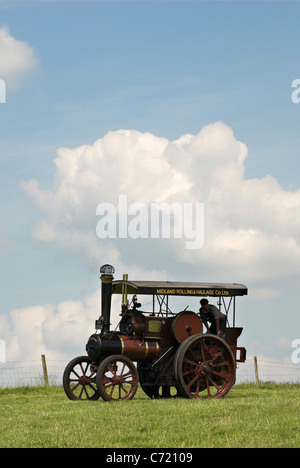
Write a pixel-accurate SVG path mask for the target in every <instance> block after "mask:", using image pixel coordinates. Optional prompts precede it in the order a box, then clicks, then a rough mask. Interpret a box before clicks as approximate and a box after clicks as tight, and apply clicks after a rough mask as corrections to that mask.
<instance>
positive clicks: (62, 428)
mask: <svg viewBox="0 0 300 468" xmlns="http://www.w3.org/2000/svg"><path fill="white" fill-rule="evenodd" d="M0 408H1V409H0V447H1V448H4V447H105V448H121V447H127V448H133V447H136V448H143V447H150V448H194V447H300V386H299V385H276V384H270V385H261V386H260V387H256V386H255V385H251V384H247V385H237V386H235V387H233V388H232V390H231V391H230V393H229V394H228V395H227V397H226V398H224V399H221V400H186V399H179V398H178V399H177V398H176V399H175V398H174V399H170V400H150V399H149V398H147V396H146V395H144V393H143V392H142V391H141V390H138V392H137V394H136V396H135V398H134V399H133V400H131V401H124V402H110V403H107V402H104V401H103V400H98V401H96V402H83V401H82V402H80V401H79V402H77V401H70V400H68V399H67V397H66V396H65V393H64V390H63V388H61V387H49V388H43V387H36V388H34V387H33V388H30V387H24V388H17V389H0Z"/></svg>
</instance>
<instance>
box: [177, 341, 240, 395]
mask: <svg viewBox="0 0 300 468" xmlns="http://www.w3.org/2000/svg"><path fill="white" fill-rule="evenodd" d="M174 374H175V379H176V382H177V387H178V390H179V391H180V393H181V395H182V396H184V397H186V398H201V397H204V398H222V397H224V396H225V395H226V394H227V393H228V392H229V390H230V389H231V387H232V385H233V384H234V381H235V359H234V356H233V353H232V351H231V349H230V347H229V346H228V345H227V343H225V341H223V340H222V339H221V338H219V337H218V336H216V335H210V334H206V335H203V334H201V335H194V336H191V337H189V338H187V339H186V340H185V341H184V342H183V343H182V344H181V345H180V346H179V348H178V350H177V352H176V355H175V359H174Z"/></svg>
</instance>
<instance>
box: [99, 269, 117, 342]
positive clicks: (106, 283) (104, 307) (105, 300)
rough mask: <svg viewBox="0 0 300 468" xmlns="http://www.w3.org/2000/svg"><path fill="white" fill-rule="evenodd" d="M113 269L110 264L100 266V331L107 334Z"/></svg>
mask: <svg viewBox="0 0 300 468" xmlns="http://www.w3.org/2000/svg"><path fill="white" fill-rule="evenodd" d="M114 272H115V269H114V267H113V266H111V265H103V266H102V267H101V268H100V273H101V276H100V279H101V314H102V317H103V321H104V323H103V330H102V333H103V334H104V335H105V334H108V333H109V328H110V307H111V295H112V281H113V279H114V277H113V274H114Z"/></svg>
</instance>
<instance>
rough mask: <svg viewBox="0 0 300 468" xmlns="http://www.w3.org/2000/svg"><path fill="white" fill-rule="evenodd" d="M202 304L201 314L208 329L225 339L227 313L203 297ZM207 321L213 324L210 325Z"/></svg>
mask: <svg viewBox="0 0 300 468" xmlns="http://www.w3.org/2000/svg"><path fill="white" fill-rule="evenodd" d="M200 304H201V308H200V309H199V315H200V318H201V320H202V322H203V323H204V325H205V326H206V329H207V331H208V332H209V333H212V334H213V335H218V336H219V337H220V338H222V339H223V340H225V334H226V315H224V314H222V313H221V312H220V311H219V309H218V308H217V307H216V306H214V305H212V304H209V303H208V300H207V299H201V301H200ZM207 322H210V323H211V325H210V326H209V325H208V323H207Z"/></svg>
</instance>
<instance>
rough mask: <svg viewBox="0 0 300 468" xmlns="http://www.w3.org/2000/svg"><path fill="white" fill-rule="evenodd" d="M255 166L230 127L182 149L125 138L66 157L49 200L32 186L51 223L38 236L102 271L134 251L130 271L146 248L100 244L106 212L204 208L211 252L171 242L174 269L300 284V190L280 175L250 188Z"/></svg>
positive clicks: (216, 128) (61, 153)
mask: <svg viewBox="0 0 300 468" xmlns="http://www.w3.org/2000/svg"><path fill="white" fill-rule="evenodd" d="M247 156H248V150H247V147H246V145H245V144H244V143H242V142H240V141H238V140H237V139H236V138H235V136H234V133H233V130H232V129H231V128H230V127H229V126H227V125H226V124H224V123H222V122H216V123H213V124H209V125H206V126H205V127H203V128H202V129H201V130H200V132H199V133H198V134H197V135H191V134H186V135H183V136H181V137H180V138H178V139H177V140H175V141H169V140H168V139H167V138H161V137H157V136H155V135H152V134H150V133H140V132H138V131H136V130H119V131H114V132H113V131H111V132H108V133H107V134H106V135H104V136H103V137H102V138H100V139H98V140H97V141H95V142H94V143H93V144H91V145H83V146H80V147H77V148H73V149H71V148H60V149H59V150H58V152H57V157H56V158H55V160H54V163H55V167H56V171H55V175H54V180H53V187H52V188H51V189H50V190H49V191H45V190H43V189H42V188H40V187H39V184H38V181H36V180H31V181H28V182H23V183H22V188H23V190H24V191H25V192H26V193H27V194H28V195H29V196H30V198H31V200H32V201H33V203H34V204H35V205H36V206H37V207H38V208H39V210H40V211H41V212H42V213H43V217H42V218H41V220H40V222H38V223H37V224H36V225H35V226H34V227H33V230H32V233H33V236H34V237H35V238H36V239H39V240H41V241H45V242H57V243H59V244H60V245H62V246H64V247H65V248H66V249H72V251H73V253H74V252H77V253H78V254H80V255H82V256H84V257H85V258H86V260H87V261H88V262H91V263H92V264H94V265H97V266H98V265H99V262H101V260H100V259H102V258H103V260H105V262H106V261H110V263H112V264H113V263H114V261H115V262H118V261H120V262H122V261H124V248H126V249H127V254H128V249H132V256H131V258H132V261H131V265H128V266H129V267H130V266H131V267H137V265H139V262H141V258H136V255H135V248H136V245H137V244H134V243H129V242H128V243H127V244H126V247H125V244H124V243H120V242H118V239H117V240H116V241H114V242H111V241H110V239H99V238H97V235H96V224H97V221H98V218H97V216H96V207H97V206H98V204H99V203H101V202H111V203H113V204H114V205H115V206H116V207H117V206H118V199H119V198H118V197H119V195H120V194H126V195H127V197H128V203H133V202H140V203H144V204H151V203H152V202H168V203H170V204H171V203H172V202H177V203H183V202H189V203H192V204H195V203H204V207H205V217H204V223H205V226H204V227H205V239H204V245H203V247H202V248H200V249H198V250H188V249H186V247H185V239H170V241H169V242H167V243H164V244H163V246H164V247H163V248H164V249H166V250H167V251H169V252H170V254H171V255H172V256H173V258H174V259H176V260H177V261H178V262H183V263H184V264H192V265H193V264H194V265H201V269H202V270H206V269H207V270H208V271H217V272H218V274H219V278H223V276H224V275H225V273H226V274H227V277H231V276H232V277H234V278H235V280H236V278H239V280H240V281H241V278H247V279H248V280H249V279H260V278H265V277H269V278H274V277H281V276H284V275H286V274H287V273H289V274H295V273H296V274H298V273H299V270H300V267H299V265H300V245H299V239H300V236H299V234H300V219H299V216H297V214H298V212H299V208H300V190H297V191H294V192H288V191H286V190H284V189H283V188H282V187H281V186H280V184H279V183H278V182H277V180H276V179H275V178H274V177H272V176H271V175H266V176H265V177H263V178H260V179H258V178H255V179H254V178H253V179H247V178H246V177H245V159H246V158H247ZM147 241H148V244H147V243H146V242H147ZM144 242H145V244H144V247H145V248H144V251H145V252H146V253H145V255H147V254H148V255H149V256H151V257H152V258H153V257H155V256H157V258H158V259H159V254H160V249H161V246H160V244H159V242H160V239H159V240H158V241H157V243H156V244H155V243H151V251H150V240H145V241H144ZM156 248H157V250H155V249H156ZM147 250H148V252H147ZM145 259H146V257H144V259H143V260H142V261H144V262H145ZM157 264H158V265H159V261H158V262H157ZM142 266H145V265H142ZM228 280H230V278H228Z"/></svg>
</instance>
